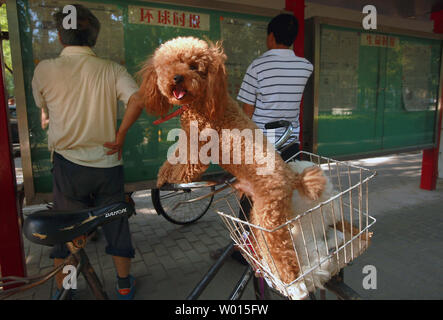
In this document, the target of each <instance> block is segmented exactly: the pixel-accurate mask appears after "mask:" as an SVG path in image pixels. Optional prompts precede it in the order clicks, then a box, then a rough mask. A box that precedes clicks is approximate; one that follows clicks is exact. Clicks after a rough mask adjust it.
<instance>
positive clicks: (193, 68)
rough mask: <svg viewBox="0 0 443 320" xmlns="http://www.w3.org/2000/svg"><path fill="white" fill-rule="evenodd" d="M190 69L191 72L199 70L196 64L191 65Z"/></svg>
mask: <svg viewBox="0 0 443 320" xmlns="http://www.w3.org/2000/svg"><path fill="white" fill-rule="evenodd" d="M189 69H191V70H197V69H198V68H197V66H196V65H195V64H191V65H190V66H189Z"/></svg>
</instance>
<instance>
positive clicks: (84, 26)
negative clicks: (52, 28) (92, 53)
mask: <svg viewBox="0 0 443 320" xmlns="http://www.w3.org/2000/svg"><path fill="white" fill-rule="evenodd" d="M72 6H74V7H75V9H76V11H77V29H65V28H64V27H63V19H64V18H65V17H66V16H67V15H68V14H69V13H63V9H60V10H59V11H58V12H57V13H55V14H54V19H55V24H56V27H57V31H58V32H59V34H60V39H61V41H62V43H63V44H64V45H67V46H88V47H93V46H94V45H95V43H96V41H97V37H98V33H99V31H100V22H99V21H98V19H97V17H96V16H94V14H93V13H92V12H91V11H90V10H89V9H88V8H86V7H84V6H82V5H80V4H72Z"/></svg>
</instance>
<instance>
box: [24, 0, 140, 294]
mask: <svg viewBox="0 0 443 320" xmlns="http://www.w3.org/2000/svg"><path fill="white" fill-rule="evenodd" d="M74 6H75V8H76V11H77V27H78V28H77V29H64V28H63V23H62V22H63V19H64V18H65V16H66V14H63V13H62V10H60V11H59V12H58V13H56V14H55V16H54V17H55V20H56V25H57V30H58V34H59V39H60V42H61V43H62V45H63V46H64V49H63V50H62V52H61V54H60V56H59V57H57V58H55V59H47V60H43V61H41V62H40V63H39V64H38V65H37V66H36V68H35V71H34V77H33V80H32V89H33V95H34V100H35V103H36V105H37V106H38V107H39V108H40V109H41V120H42V127H43V128H45V127H47V126H48V145H49V149H50V151H51V159H52V161H53V170H52V173H53V201H54V209H56V210H77V209H84V208H88V207H89V206H91V205H92V206H104V205H108V204H111V203H113V202H118V201H124V200H125V195H124V177H123V166H122V164H123V162H122V159H121V149H119V150H117V151H119V152H115V150H114V147H113V145H112V144H109V143H106V142H108V141H118V140H119V139H122V140H124V137H125V135H126V132H127V130H124V131H122V130H119V131H118V133H117V134H116V129H117V128H116V126H117V100H120V101H122V102H123V103H125V105H127V109H126V114H129V115H133V117H135V118H137V117H138V116H139V115H140V113H141V111H142V109H143V107H144V104H143V99H142V98H141V96H140V95H139V93H138V89H139V88H138V86H137V84H136V83H135V81H134V80H133V78H132V77H131V76H130V75H129V74H128V72H127V71H126V69H125V68H124V67H122V66H121V65H119V64H117V63H115V62H113V61H110V60H105V59H101V58H98V57H97V56H96V55H95V53H94V52H93V51H92V49H91V47H93V46H94V45H95V42H96V39H97V36H98V33H99V29H100V23H99V21H98V20H97V18H96V17H95V16H94V15H93V14H92V13H91V12H90V11H89V10H88V9H87V8H85V7H83V6H81V5H74ZM105 145H106V146H105ZM103 232H104V234H105V237H106V240H107V243H108V246H107V247H106V253H108V254H110V255H111V256H112V257H113V261H114V264H115V267H116V270H117V286H116V293H117V297H118V298H119V299H132V297H133V295H134V284H135V281H134V278H133V277H132V276H131V275H130V273H129V272H130V266H131V259H132V258H133V257H134V254H135V251H134V248H133V246H132V242H131V235H130V231H129V223H128V219H127V217H124V218H121V219H119V220H115V221H113V222H110V223H108V224H106V225H104V226H103ZM68 254H69V251H68V250H67V248H66V246H65V245H64V244H60V245H56V246H54V248H53V250H52V252H51V258H53V259H54V264H55V265H56V266H57V265H59V264H60V263H62V262H63V260H64V258H65V257H66V256H67V255H68ZM63 277H64V275H63V274H62V273H61V272H60V273H59V274H58V275H57V277H56V279H57V287H58V290H60V289H61V285H62V281H63Z"/></svg>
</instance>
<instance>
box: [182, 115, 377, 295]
mask: <svg viewBox="0 0 443 320" xmlns="http://www.w3.org/2000/svg"><path fill="white" fill-rule="evenodd" d="M279 126H284V127H286V131H285V134H284V135H283V137H282V138H281V139H280V140H279V141H278V143H276V149H277V151H281V148H280V147H281V145H282V144H283V143H284V142H285V139H287V137H289V136H290V132H291V131H292V127H291V126H290V123H288V122H285V121H279V122H274V123H270V124H267V126H266V128H267V129H268V128H276V127H279ZM299 157H300V158H301V157H304V158H308V159H309V160H310V162H315V163H316V164H317V165H319V166H323V167H324V168H323V170H324V171H328V170H329V171H328V173H329V177H330V178H331V179H332V178H335V179H336V180H337V181H338V185H339V192H338V193H337V195H335V196H333V197H331V198H330V199H328V200H327V201H324V202H322V203H320V204H319V205H317V206H316V207H313V208H310V209H309V210H307V211H305V212H304V213H301V214H299V215H298V216H297V217H296V218H293V219H290V220H289V221H287V222H286V223H285V224H283V225H281V226H278V227H276V228H275V229H273V230H266V229H263V228H261V227H260V226H257V225H253V224H251V223H249V222H248V214H247V213H245V210H244V209H243V206H242V205H241V203H240V201H239V199H238V198H237V197H236V193H235V191H233V192H231V193H230V194H228V195H227V196H225V197H223V198H222V199H219V200H218V201H225V202H226V203H227V204H228V205H227V206H226V207H227V208H228V209H227V211H228V212H222V211H217V213H218V215H219V216H220V217H221V218H222V220H223V222H224V223H225V225H226V227H227V229H228V230H229V233H230V236H231V240H232V242H231V243H230V244H229V245H228V246H227V247H226V248H225V249H224V251H223V252H222V254H221V255H220V257H219V258H218V259H217V261H216V262H215V263H214V264H213V265H212V266H211V268H210V269H209V270H208V272H207V273H206V274H205V275H204V276H203V278H202V279H201V281H200V282H199V283H198V284H197V285H196V286H195V288H194V289H193V290H192V292H191V293H190V294H189V295H188V297H187V299H188V300H195V299H198V297H199V296H200V295H201V294H202V293H203V291H204V290H205V288H206V287H207V286H208V284H209V283H210V282H211V281H212V279H213V278H214V277H215V275H216V274H217V272H218V271H219V270H220V268H221V267H222V266H223V264H224V262H225V261H226V260H227V258H228V257H230V256H231V254H232V252H233V251H234V249H235V248H237V250H239V251H240V252H241V254H242V256H243V257H244V258H245V259H246V261H247V262H248V266H246V267H245V270H244V272H243V274H242V276H241V277H240V279H239V280H238V282H237V284H236V286H235V287H234V289H233V290H232V293H231V294H230V295H229V297H228V299H229V300H238V299H240V298H241V297H242V295H243V293H244V291H245V289H246V286H247V284H248V282H249V281H250V280H251V278H253V279H254V281H253V286H254V294H255V297H256V299H258V300H267V299H269V298H270V292H273V293H275V294H277V295H278V296H280V297H283V298H294V293H293V291H292V292H290V291H291V289H293V286H294V285H295V284H299V283H300V284H301V283H303V284H304V285H305V286H306V283H307V280H308V281H310V279H309V278H310V277H311V278H312V272H313V271H314V270H316V269H317V268H321V266H322V263H327V262H329V261H332V259H336V261H335V262H336V265H337V268H336V270H334V273H332V277H331V278H330V280H329V281H328V282H327V283H326V284H324V288H322V289H320V299H325V298H326V289H327V290H329V291H330V292H332V293H333V294H334V295H335V296H336V297H337V298H338V299H341V300H349V299H360V296H359V295H358V294H357V292H356V291H354V290H353V289H352V288H350V287H349V286H347V285H346V284H345V283H344V271H343V269H344V267H345V266H346V265H348V264H349V263H351V261H352V260H353V259H354V258H355V257H357V256H358V255H360V254H361V253H362V252H364V250H365V249H366V248H367V247H368V245H369V240H368V239H369V238H370V236H369V231H368V230H369V228H370V227H371V226H372V225H373V224H374V223H375V219H374V218H373V217H370V216H369V215H368V212H367V210H368V202H367V199H368V185H367V183H368V181H369V180H371V179H372V178H373V177H374V176H375V175H376V172H375V171H371V170H368V169H365V168H361V167H355V166H351V165H349V164H347V163H344V162H339V161H335V160H332V159H329V158H325V157H321V156H318V155H315V154H312V153H308V152H303V151H300V152H297V153H296V154H294V155H292V156H291V157H289V159H287V160H286V162H290V161H292V160H294V159H295V158H299ZM314 158H315V159H314ZM315 160H316V161H315ZM322 163H323V164H322ZM343 168H344V169H343ZM333 170H336V171H337V174H336V176H333ZM340 170H341V172H340ZM352 170H354V171H357V175H358V174H359V179H358V177H357V180H358V181H357V183H354V184H352V182H351V176H352V175H353V174H355V172H354V173H353V174H351V171H352ZM343 172H344V173H345V176H346V177H345V178H347V180H348V182H349V186H348V188H346V187H345V186H344V183H343V181H342V177H341V173H343ZM363 172H364V173H365V174H367V175H366V176H365V177H363ZM354 180H355V177H354ZM232 182H233V181H231V183H232ZM363 185H366V193H365V200H366V213H365V212H363V211H364V210H363V203H362V201H363V198H364V196H363ZM352 191H354V192H355V191H357V192H358V205H357V206H358V208H355V207H354V206H353V195H352ZM354 196H355V194H354ZM337 201H338V202H339V209H336V210H340V213H341V217H342V218H343V207H344V206H348V207H349V210H350V213H349V214H350V218H351V219H350V221H351V226H352V225H353V224H352V223H353V218H352V217H353V214H354V211H356V212H357V214H356V216H358V219H357V220H358V224H359V228H358V230H359V232H358V233H357V234H354V231H353V230H352V229H351V232H350V236H349V235H347V237H346V235H344V237H343V239H342V242H340V241H339V239H338V237H337V230H336V227H335V224H334V232H335V248H332V249H330V251H329V249H328V248H327V246H326V248H327V249H326V250H327V251H328V252H327V255H326V256H323V257H322V259H320V254H319V249H318V248H319V247H320V246H319V244H318V242H319V240H320V241H323V239H315V235H314V242H315V247H316V250H317V255H318V261H316V260H315V259H314V260H313V261H310V260H311V259H310V255H309V254H308V252H307V251H306V257H307V262H308V265H309V268H308V269H309V270H304V269H301V272H300V275H299V276H298V278H297V279H295V280H294V281H292V282H291V283H289V284H288V283H283V282H282V281H281V280H280V276H279V272H278V270H273V269H272V266H270V265H269V264H270V263H272V262H269V263H267V261H265V260H263V259H260V258H259V256H258V255H257V254H256V253H257V252H260V251H259V250H263V248H259V247H256V246H257V245H258V242H257V241H256V238H255V237H256V235H255V234H256V233H261V234H263V233H265V232H268V233H272V232H275V231H276V230H278V229H281V228H288V230H289V231H290V228H291V227H293V226H294V225H296V224H298V225H299V226H300V229H301V234H302V236H303V242H304V246H305V250H306V246H307V244H306V242H305V235H304V233H305V232H306V231H307V230H304V231H303V227H302V225H301V224H300V221H301V219H302V218H303V217H305V216H306V217H309V218H310V219H311V227H312V233H313V234H314V226H313V219H312V214H311V213H312V212H315V210H320V212H321V211H322V210H325V208H326V207H327V206H328V205H330V206H331V208H332V207H333V206H334V204H335V203H336V202H337ZM346 201H347V203H346ZM235 204H237V205H238V206H239V207H240V209H241V214H242V215H243V217H238V215H237V212H236V211H235V210H234V209H233V208H234V207H235ZM354 205H355V202H354ZM332 210H334V209H332ZM239 215H240V214H239ZM363 215H364V216H365V217H366V221H363V219H362V218H363ZM321 217H322V219H321V221H322V223H323V233H324V235H325V239H324V241H325V243H327V242H328V241H327V239H326V231H325V225H324V221H323V217H324V214H323V212H321ZM369 219H371V223H369ZM342 221H343V222H342V223H344V219H343V220H342ZM363 224H365V225H364V226H363ZM308 229H309V228H308ZM252 230H254V232H252ZM343 230H345V228H344V226H343ZM344 234H345V232H344ZM371 235H372V234H371ZM363 236H366V242H365V243H363V245H362V239H363ZM292 241H293V245H294V249H295V254H296V256H297V261H298V263H299V265H300V261H301V260H300V259H299V256H298V255H299V254H297V249H296V246H295V241H294V238H292ZM357 246H358V248H357V252H355V248H356V247H357ZM349 249H350V250H351V252H350V254H349V253H348V251H349ZM362 249H363V251H362ZM358 250H360V251H358ZM347 253H348V254H347ZM340 255H341V256H340ZM347 255H348V256H347ZM354 255H355V257H354ZM349 256H350V257H349ZM340 258H341V259H340ZM274 267H275V264H274ZM274 269H275V268H274ZM254 274H255V275H256V276H257V275H258V276H259V278H257V277H254V276H253V275H254ZM312 282H314V280H313V278H312ZM316 288H317V286H316V285H314V290H312V288H310V290H309V295H308V297H309V298H310V299H313V300H314V299H316V296H315V294H314V291H315V289H316Z"/></svg>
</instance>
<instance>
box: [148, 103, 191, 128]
mask: <svg viewBox="0 0 443 320" xmlns="http://www.w3.org/2000/svg"><path fill="white" fill-rule="evenodd" d="M188 107H189V105H188V104H184V105H182V106H180V108H178V109H177V110H175V111H174V112H172V113H170V114H168V115H166V116H164V117H163V118H161V119H158V120H155V121H154V122H153V123H154V124H155V125H157V124H160V123H163V122H166V121H168V120H170V119H172V118H174V117H176V116H179V115H181V114H182V113H183V112H185V111H186V110H188Z"/></svg>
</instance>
